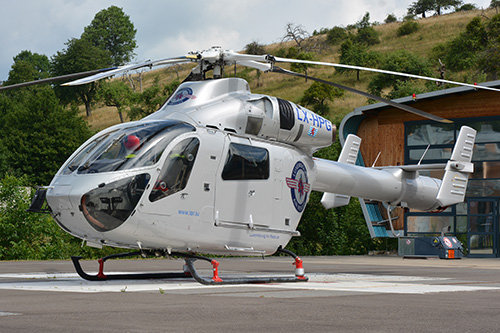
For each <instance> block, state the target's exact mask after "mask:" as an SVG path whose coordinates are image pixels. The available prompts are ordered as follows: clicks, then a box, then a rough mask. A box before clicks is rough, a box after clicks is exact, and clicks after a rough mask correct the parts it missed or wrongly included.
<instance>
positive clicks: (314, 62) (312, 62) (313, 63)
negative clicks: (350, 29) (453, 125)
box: [273, 57, 500, 92]
mask: <svg viewBox="0 0 500 333" xmlns="http://www.w3.org/2000/svg"><path fill="white" fill-rule="evenodd" d="M273 60H274V61H275V62H278V63H297V64H308V65H321V66H331V67H339V68H347V69H355V70H362V71H368V72H375V73H382V74H390V75H398V76H404V77H411V78H414V79H423V80H429V81H435V82H442V83H450V84H456V85H460V86H464V87H471V88H475V89H476V88H479V89H484V90H492V91H498V92H500V89H496V88H491V87H485V86H480V85H474V84H469V83H463V82H457V81H450V80H444V79H437V78H434V77H428V76H422V75H415V74H407V73H401V72H393V71H387V70H383V69H376V68H369V67H361V66H352V65H344V64H335V63H329V62H320V61H310V60H300V59H288V58H279V57H275V58H274V59H273Z"/></svg>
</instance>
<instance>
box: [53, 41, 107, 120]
mask: <svg viewBox="0 0 500 333" xmlns="http://www.w3.org/2000/svg"><path fill="white" fill-rule="evenodd" d="M66 46H67V47H66V49H65V50H64V51H58V52H57V53H56V54H55V55H54V56H53V57H52V61H51V72H52V74H53V75H54V76H58V75H64V74H71V73H78V72H86V71H90V70H94V69H99V68H107V67H110V66H111V65H112V62H113V60H112V57H111V52H110V51H106V50H103V49H101V48H99V47H97V46H95V45H93V44H92V43H91V42H90V41H89V40H88V39H71V40H69V41H68V42H67V43H66ZM98 86H99V83H98V82H94V83H90V84H86V85H81V86H77V87H56V93H57V95H58V97H59V98H60V99H61V101H62V102H63V103H67V104H69V103H72V102H75V101H77V100H80V101H81V102H82V103H83V104H84V105H85V110H86V113H87V117H88V116H90V115H91V114H92V110H91V106H92V104H93V103H94V102H95V99H96V95H97V90H98Z"/></svg>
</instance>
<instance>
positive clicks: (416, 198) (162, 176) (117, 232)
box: [31, 47, 496, 284]
mask: <svg viewBox="0 0 500 333" xmlns="http://www.w3.org/2000/svg"><path fill="white" fill-rule="evenodd" d="M185 62H196V63H197V66H196V67H195V68H194V69H193V70H192V73H191V75H190V76H189V78H188V79H187V80H186V81H184V82H183V83H182V84H181V85H180V86H179V87H178V89H177V90H176V91H175V92H174V93H173V95H172V96H171V97H170V98H169V99H168V100H167V101H166V102H165V104H164V105H163V106H162V107H161V108H160V109H159V110H158V111H157V112H155V113H153V114H152V115H150V116H148V117H146V118H144V119H142V120H140V121H135V122H129V123H124V124H119V125H116V126H112V127H110V128H108V129H106V130H103V131H102V132H100V133H98V134H96V135H95V136H93V137H92V138H90V139H89V140H88V141H87V142H85V143H84V144H83V145H82V146H81V147H80V148H79V149H78V150H77V151H75V152H74V153H73V154H72V155H71V156H70V157H69V159H68V160H67V161H66V162H65V163H64V165H63V166H62V167H61V168H60V170H59V171H58V172H57V174H56V175H55V177H54V179H53V180H52V182H51V183H50V185H49V186H46V187H43V188H40V189H39V190H38V191H37V193H36V195H35V198H34V201H33V206H32V208H31V209H32V210H33V211H41V210H42V205H44V202H45V200H46V202H47V205H48V211H49V212H50V214H51V215H52V216H53V218H54V219H55V221H56V222H57V223H58V224H59V226H60V227H61V228H62V229H64V230H65V231H66V232H68V233H70V234H71V235H73V236H75V237H78V238H81V239H83V240H84V241H85V242H86V244H87V245H89V246H94V247H102V246H103V245H107V246H115V247H121V248H128V249H134V250H136V251H135V252H131V253H125V254H122V255H111V256H108V257H105V258H102V259H101V260H100V261H99V262H100V266H99V273H98V274H97V275H89V274H87V273H85V272H84V271H83V270H82V268H81V266H80V264H79V260H80V259H81V258H80V257H73V263H74V265H75V268H76V270H77V271H78V273H79V274H80V275H81V276H82V277H83V278H85V279H89V280H106V279H128V278H150V277H177V276H185V275H186V274H191V275H192V276H193V277H194V278H195V279H196V280H197V281H199V282H201V283H204V284H223V283H248V282H271V281H282V282H286V281H306V280H307V278H306V277H305V275H304V268H303V266H302V260H300V258H299V257H297V256H296V255H295V254H293V253H291V252H290V251H287V250H284V247H285V246H286V245H287V243H288V242H289V241H290V239H291V238H292V237H293V236H299V232H298V231H297V225H298V224H299V221H300V218H301V216H302V213H303V211H304V208H305V206H306V204H307V202H308V199H309V195H310V193H311V191H321V192H324V195H323V197H322V200H321V202H322V203H323V205H324V206H325V208H327V209H330V208H334V207H339V206H343V205H346V204H348V203H349V199H350V197H351V196H354V197H361V198H365V199H371V200H377V201H382V202H385V203H387V204H388V205H390V206H404V207H409V208H416V209H420V210H425V211H434V210H437V209H440V208H442V207H445V206H449V205H453V204H456V203H459V202H462V201H463V200H464V196H465V191H466V186H467V181H468V176H469V174H471V173H472V172H473V164H472V163H471V158H472V151H473V145H474V139H475V134H476V131H475V130H474V129H472V128H469V127H463V128H462V129H461V131H460V134H459V136H458V139H457V142H456V145H455V148H454V150H453V153H452V155H451V158H450V160H449V161H448V163H446V164H438V165H436V164H433V165H412V166H389V167H377V168H367V167H361V166H357V165H355V161H356V158H357V154H358V151H359V147H360V143H361V139H360V138H359V137H357V136H354V135H349V136H348V138H347V140H346V143H345V145H344V147H343V150H342V152H341V155H340V158H339V160H338V161H337V162H334V161H329V160H324V159H319V158H314V157H313V156H312V154H313V153H314V152H315V151H317V150H318V149H320V148H322V147H326V146H329V145H331V144H332V143H333V142H334V140H335V137H336V128H335V125H334V124H332V123H331V122H330V121H329V120H327V119H325V118H323V117H321V116H319V115H317V114H315V113H314V112H312V111H310V110H308V109H306V108H304V107H302V106H299V105H296V104H294V103H292V102H288V101H285V100H282V99H279V98H276V97H271V96H266V95H258V94H252V93H251V92H250V90H249V86H248V83H247V82H246V81H245V80H243V79H239V78H223V69H224V67H226V66H231V65H234V64H239V65H244V66H250V67H253V68H257V69H259V70H262V71H271V72H279V73H284V74H291V75H297V76H301V74H298V73H294V72H290V71H287V70H284V69H281V68H279V67H277V66H276V64H277V63H290V62H295V63H306V64H319V65H327V66H337V67H348V68H353V69H361V70H370V71H377V72H383V73H386V74H393V75H403V76H410V77H413V78H421V79H430V80H435V81H444V82H448V83H454V84H461V85H467V84H462V83H459V82H453V81H446V80H440V79H434V78H427V77H422V76H416V75H409V74H403V73H396V72H388V71H381V70H376V69H370V68H364V67H357V66H348V65H341V64H331V63H322V62H313V61H302V60H295V59H285V58H278V57H273V56H270V55H264V56H257V55H246V54H239V53H236V52H233V51H225V50H223V49H222V48H220V47H213V48H211V49H209V50H206V51H201V52H192V53H189V54H187V55H185V56H181V57H175V58H167V59H161V60H157V61H148V62H145V63H142V64H137V65H128V66H124V67H120V68H115V69H112V70H106V71H103V72H99V73H98V74H95V75H92V76H90V77H85V78H82V79H78V80H76V81H73V82H70V83H66V84H65V85H69V86H72V85H79V84H86V83H89V82H93V81H95V80H99V79H103V78H107V77H110V76H113V75H117V74H120V73H123V72H126V71H130V70H134V69H138V68H141V67H152V66H159V65H170V64H175V63H185ZM209 70H211V71H213V76H212V78H210V79H205V74H206V73H207V71H209ZM92 74H94V73H92ZM84 75H85V73H84ZM308 78H309V79H313V80H317V81H320V82H324V83H327V84H331V85H334V86H338V87H341V88H343V89H347V90H350V91H355V92H356V93H361V94H363V95H365V96H369V97H370V98H374V99H378V100H382V101H384V102H386V103H389V104H391V105H393V106H396V107H399V108H403V109H405V110H407V111H410V112H414V113H417V114H419V115H421V116H424V117H427V118H431V119H434V120H436V121H444V122H446V121H447V120H446V119H442V118H439V117H436V116H434V115H431V114H428V113H425V112H422V111H419V110H416V109H413V108H411V107H409V106H407V105H401V104H397V103H394V102H392V101H387V100H385V99H381V98H380V97H377V96H372V95H369V94H367V93H364V92H359V91H357V90H354V89H352V88H348V87H344V86H340V85H338V84H335V83H332V82H327V81H324V80H321V79H317V78H312V77H308ZM474 87H475V88H485V89H490V90H496V89H493V88H487V87H482V86H475V85H474ZM429 169H445V170H446V172H445V175H444V178H443V180H440V179H435V178H430V177H425V176H421V175H419V171H420V170H429ZM276 252H284V253H287V254H289V255H291V256H292V257H294V258H295V264H296V270H295V276H293V277H290V278H287V277H270V278H225V279H221V278H220V277H219V276H218V268H217V266H218V263H217V262H216V261H215V260H213V259H209V258H206V257H202V256H199V255H197V253H204V254H216V255H236V256H238V255H240V256H248V255H254V256H257V255H258V256H267V255H272V254H274V253H276ZM138 254H143V255H149V254H151V255H158V256H161V255H164V256H170V255H172V256H181V257H184V258H185V259H186V265H185V267H184V272H182V273H180V274H175V273H172V274H169V273H158V274H132V275H130V274H127V275H106V274H105V273H104V272H103V267H104V262H105V261H106V260H107V259H110V258H115V257H120V256H131V255H138ZM196 259H202V260H207V261H209V262H211V263H212V265H213V270H214V274H213V277H212V278H204V277H202V276H200V275H199V274H198V273H197V271H196V269H195V268H194V265H193V262H194V261H195V260H196Z"/></svg>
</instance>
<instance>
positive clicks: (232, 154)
mask: <svg viewBox="0 0 500 333" xmlns="http://www.w3.org/2000/svg"><path fill="white" fill-rule="evenodd" d="M268 178H269V152H268V151H267V149H264V148H260V147H253V146H248V145H243V144H238V143H231V144H230V145H229V152H228V154H227V159H226V163H225V164H224V169H223V170H222V179H224V180H251V179H268Z"/></svg>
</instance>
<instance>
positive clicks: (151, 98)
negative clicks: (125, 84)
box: [128, 77, 180, 120]
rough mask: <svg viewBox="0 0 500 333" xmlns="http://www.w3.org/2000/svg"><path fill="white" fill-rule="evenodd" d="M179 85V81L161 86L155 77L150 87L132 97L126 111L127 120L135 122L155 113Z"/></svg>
mask: <svg viewBox="0 0 500 333" xmlns="http://www.w3.org/2000/svg"><path fill="white" fill-rule="evenodd" d="M179 85H180V82H179V81H173V82H171V83H169V84H168V85H161V84H160V83H159V79H158V77H156V78H155V80H154V83H153V85H152V86H151V87H149V88H146V89H144V91H143V92H142V93H135V94H134V95H133V100H132V105H131V107H130V109H129V111H128V116H129V118H130V119H132V120H136V119H140V118H142V117H145V116H147V115H150V114H152V113H153V112H155V111H157V110H158V109H159V108H160V106H162V105H163V103H165V101H166V100H167V98H168V97H169V96H170V95H171V94H173V93H174V91H175V90H176V89H177V87H178V86H179Z"/></svg>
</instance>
